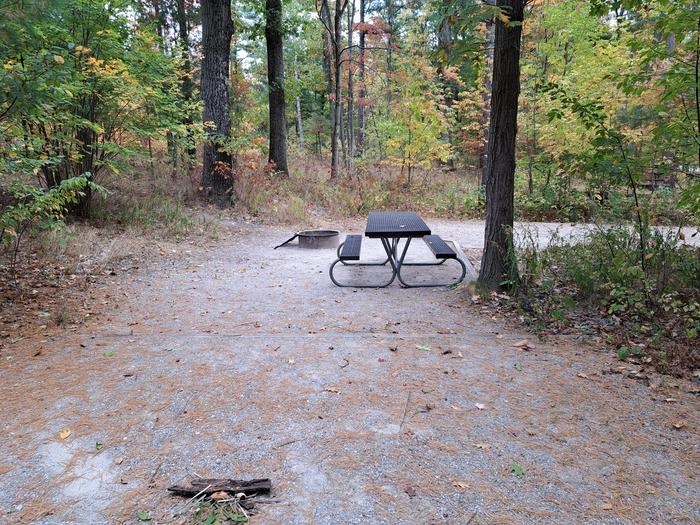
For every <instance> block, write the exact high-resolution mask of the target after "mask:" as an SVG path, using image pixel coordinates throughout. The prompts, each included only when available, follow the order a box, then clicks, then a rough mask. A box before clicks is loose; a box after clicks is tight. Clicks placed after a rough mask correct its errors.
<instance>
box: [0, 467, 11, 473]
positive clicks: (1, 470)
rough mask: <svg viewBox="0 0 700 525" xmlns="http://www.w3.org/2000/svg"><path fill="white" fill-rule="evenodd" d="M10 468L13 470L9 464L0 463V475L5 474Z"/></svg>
mask: <svg viewBox="0 0 700 525" xmlns="http://www.w3.org/2000/svg"><path fill="white" fill-rule="evenodd" d="M11 470H13V468H12V467H10V466H9V465H0V475H2V474H7V473H8V472H10V471H11Z"/></svg>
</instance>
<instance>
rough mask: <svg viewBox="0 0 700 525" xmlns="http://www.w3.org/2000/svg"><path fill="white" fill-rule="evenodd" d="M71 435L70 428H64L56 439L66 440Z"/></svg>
mask: <svg viewBox="0 0 700 525" xmlns="http://www.w3.org/2000/svg"><path fill="white" fill-rule="evenodd" d="M72 433H73V432H72V431H71V429H70V428H64V429H63V430H61V431H60V432H59V433H58V437H59V438H61V439H68V437H70V435H71V434H72Z"/></svg>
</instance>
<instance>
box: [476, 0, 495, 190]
mask: <svg viewBox="0 0 700 525" xmlns="http://www.w3.org/2000/svg"><path fill="white" fill-rule="evenodd" d="M487 3H489V4H492V1H489V2H487ZM493 24H494V22H493V20H490V21H489V22H487V24H486V39H485V42H484V76H483V82H484V92H483V95H482V99H481V102H482V107H483V111H482V114H481V120H482V122H483V124H484V138H483V141H482V148H481V153H480V154H479V168H480V171H481V186H482V187H483V186H485V185H486V169H487V166H488V159H487V154H486V150H487V148H488V143H489V129H490V121H491V90H492V88H493V86H492V85H491V77H492V76H493V46H494V31H495V28H494V25H493Z"/></svg>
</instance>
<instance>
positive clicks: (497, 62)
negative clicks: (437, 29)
mask: <svg viewBox="0 0 700 525" xmlns="http://www.w3.org/2000/svg"><path fill="white" fill-rule="evenodd" d="M497 5H498V6H499V7H500V8H501V9H502V10H503V12H504V14H506V15H507V16H508V18H509V19H510V21H511V22H515V24H514V25H511V24H508V23H504V22H503V21H502V20H500V19H497V20H496V22H495V24H496V35H495V42H494V53H493V82H492V91H491V122H490V126H489V143H488V146H487V168H486V232H485V238H484V255H483V257H482V260H481V272H480V274H479V281H480V282H482V283H484V284H486V285H487V286H489V287H491V288H497V287H499V286H501V283H503V282H504V281H506V282H509V283H513V282H514V281H516V280H517V267H516V265H515V261H514V258H513V253H512V251H511V250H512V247H513V192H514V186H515V144H516V140H515V139H516V134H517V120H518V95H519V94H520V37H521V34H522V25H521V23H522V20H523V7H524V0H498V3H497Z"/></svg>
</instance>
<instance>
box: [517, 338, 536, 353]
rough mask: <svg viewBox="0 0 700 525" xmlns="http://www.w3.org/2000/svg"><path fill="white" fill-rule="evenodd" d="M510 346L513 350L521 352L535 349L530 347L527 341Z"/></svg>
mask: <svg viewBox="0 0 700 525" xmlns="http://www.w3.org/2000/svg"><path fill="white" fill-rule="evenodd" d="M511 346H513V347H514V348H522V349H523V350H532V349H533V348H535V347H534V345H532V344H531V343H530V341H528V340H527V339H523V340H522V341H518V342H516V343H513V344H512V345H511Z"/></svg>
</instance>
